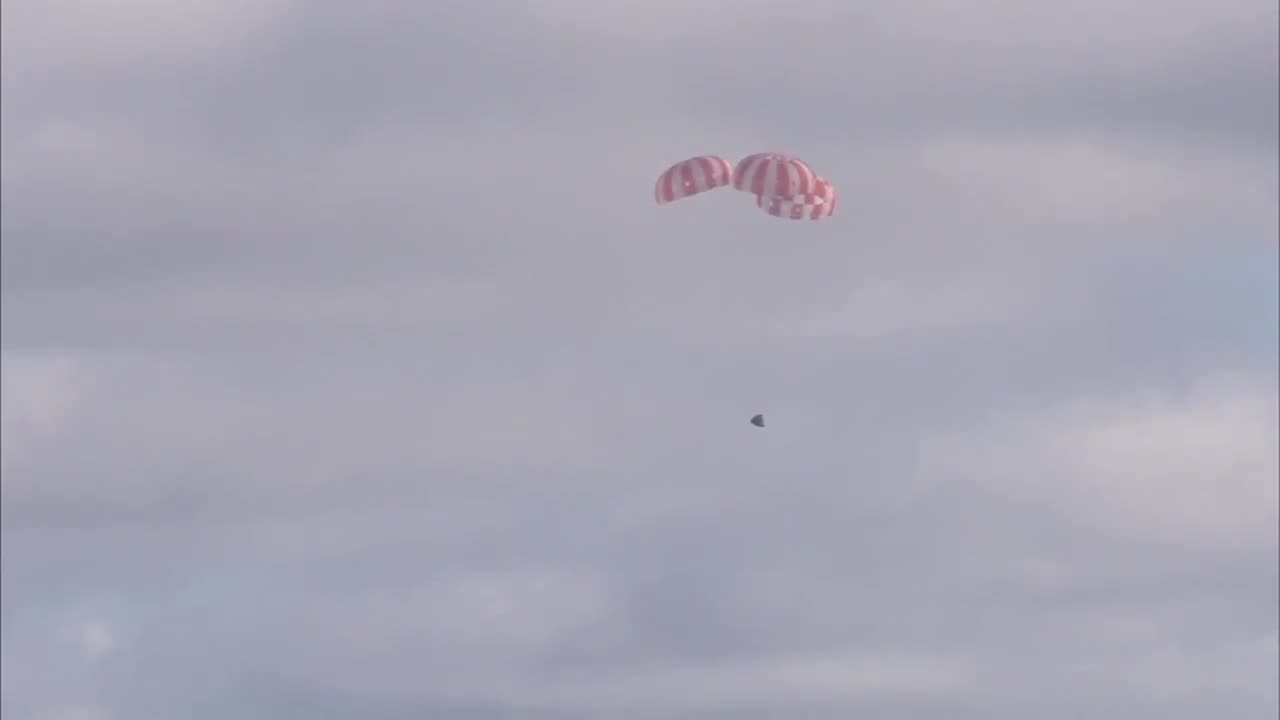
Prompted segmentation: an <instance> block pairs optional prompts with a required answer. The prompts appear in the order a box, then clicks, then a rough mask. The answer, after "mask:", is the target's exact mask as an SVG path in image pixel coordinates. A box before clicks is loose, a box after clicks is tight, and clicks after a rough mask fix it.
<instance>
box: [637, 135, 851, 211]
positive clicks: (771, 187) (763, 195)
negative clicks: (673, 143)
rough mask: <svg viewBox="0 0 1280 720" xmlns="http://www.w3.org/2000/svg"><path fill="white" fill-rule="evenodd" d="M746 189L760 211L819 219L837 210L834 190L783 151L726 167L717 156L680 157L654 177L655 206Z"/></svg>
mask: <svg viewBox="0 0 1280 720" xmlns="http://www.w3.org/2000/svg"><path fill="white" fill-rule="evenodd" d="M723 187H732V188H734V189H735V190H741V191H743V192H748V193H751V194H752V195H754V196H755V198H756V206H757V207H758V208H760V209H761V210H763V211H764V212H766V213H768V214H770V215H772V216H774V217H779V218H785V219H789V220H821V219H823V218H826V217H830V216H831V214H832V213H834V212H835V209H836V189H835V186H834V185H832V184H831V182H830V181H829V180H827V179H826V178H824V177H822V176H821V175H819V174H817V173H816V172H814V171H813V168H811V167H810V166H809V164H808V163H806V162H804V161H803V160H801V159H799V158H797V157H794V156H791V155H784V154H782V153H774V152H766V153H756V154H754V155H748V156H747V157H745V158H743V159H742V160H739V161H738V164H737V165H731V164H730V163H729V161H728V160H726V159H724V158H723V157H720V156H719V155H699V156H697V157H692V158H689V159H687V160H682V161H680V162H678V163H676V164H675V165H672V166H671V167H669V168H667V169H666V170H665V171H664V172H663V173H662V174H661V175H660V176H658V183H657V186H656V187H655V188H654V199H655V200H656V201H657V202H658V204H659V205H664V204H666V203H669V202H674V201H676V200H680V199H683V198H687V197H691V196H693V195H697V194H699V193H704V192H707V191H708V190H715V189H717V188H723Z"/></svg>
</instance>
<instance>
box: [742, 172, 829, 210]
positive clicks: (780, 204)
mask: <svg viewBox="0 0 1280 720" xmlns="http://www.w3.org/2000/svg"><path fill="white" fill-rule="evenodd" d="M756 205H757V206H758V207H759V208H760V209H761V210H764V211H765V212H767V213H769V214H770V215H772V216H774V217H780V218H786V219H788V220H821V219H822V218H825V217H830V216H831V214H832V213H834V212H835V211H836V189H835V187H834V186H832V185H831V183H829V182H827V181H826V180H825V179H823V178H818V179H817V180H816V185H815V186H814V190H813V192H809V193H803V194H800V195H791V196H785V197H765V196H764V195H758V196H756Z"/></svg>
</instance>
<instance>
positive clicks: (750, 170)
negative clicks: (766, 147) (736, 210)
mask: <svg viewBox="0 0 1280 720" xmlns="http://www.w3.org/2000/svg"><path fill="white" fill-rule="evenodd" d="M817 182H818V174H817V173H815V172H814V171H813V168H811V167H809V165H808V163H806V162H805V161H803V160H801V159H799V158H796V157H792V156H790V155H783V154H782V153H775V152H767V153H756V154H755V155H748V156H747V157H745V158H743V159H742V160H740V161H738V165H737V167H735V168H734V170H733V186H734V187H735V188H737V189H738V190H742V191H743V192H749V193H751V194H752V195H756V196H757V197H759V196H764V197H768V198H773V197H791V196H794V195H806V194H809V193H812V192H814V191H815V189H816V188H817Z"/></svg>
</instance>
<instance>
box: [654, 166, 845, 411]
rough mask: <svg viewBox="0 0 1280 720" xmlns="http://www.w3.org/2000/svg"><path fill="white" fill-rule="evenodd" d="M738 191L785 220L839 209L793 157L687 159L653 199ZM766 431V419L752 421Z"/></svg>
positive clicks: (832, 191) (824, 183) (820, 180)
mask: <svg viewBox="0 0 1280 720" xmlns="http://www.w3.org/2000/svg"><path fill="white" fill-rule="evenodd" d="M727 185H731V186H733V188H734V189H735V190H739V191H742V192H747V193H751V194H752V195H754V196H755V200H756V207H758V208H759V209H760V210H762V211H764V212H765V213H766V214H768V215H772V216H773V217H776V218H783V219H786V220H822V219H824V218H829V217H831V216H832V215H833V214H834V213H835V210H836V188H835V185H834V184H832V183H831V181H830V180H827V179H826V178H824V177H822V176H821V175H819V174H818V173H817V172H815V171H814V169H813V168H812V167H810V166H809V164H808V163H806V162H805V161H803V160H801V159H800V158H797V157H794V156H792V155H786V154H783V153H778V152H761V153H755V154H753V155H748V156H746V157H744V158H743V159H741V160H739V161H738V163H737V164H736V165H730V164H729V162H728V161H727V160H725V159H724V158H722V157H720V156H719V155H699V156H696V157H692V158H689V159H687V160H682V161H680V162H678V163H676V164H675V165H672V166H671V167H669V168H667V169H666V170H664V171H663V172H662V174H661V175H659V176H658V182H657V186H656V187H655V188H654V199H655V200H656V201H657V203H658V204H659V205H665V204H667V203H670V202H674V201H676V200H680V199H682V198H686V197H690V196H692V195H697V194H699V193H704V192H707V191H708V190H714V189H716V188H720V187H725V186H727ZM750 422H751V424H752V425H754V426H755V427H758V428H762V427H764V415H762V414H760V415H755V416H753V417H752V418H751V421H750Z"/></svg>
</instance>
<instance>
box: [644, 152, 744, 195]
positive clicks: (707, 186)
mask: <svg viewBox="0 0 1280 720" xmlns="http://www.w3.org/2000/svg"><path fill="white" fill-rule="evenodd" d="M732 182H733V166H732V165H730V164H729V161H728V160H725V159H724V158H722V157H720V156H719V155H699V156H697V157H691V158H689V159H688V160H681V161H680V162H678V163H676V164H675V165H672V166H671V167H669V168H667V169H666V170H664V171H663V172H662V174H661V175H659V176H658V182H657V185H656V187H654V190H653V197H654V200H656V201H657V203H658V204H659V205H665V204H667V203H669V202H674V201H676V200H680V199H681V198H687V197H689V196H691V195H697V194H698V193H704V192H706V191H708V190H714V189H716V188H718V187H725V186H726V185H729V184H730V183H732Z"/></svg>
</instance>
